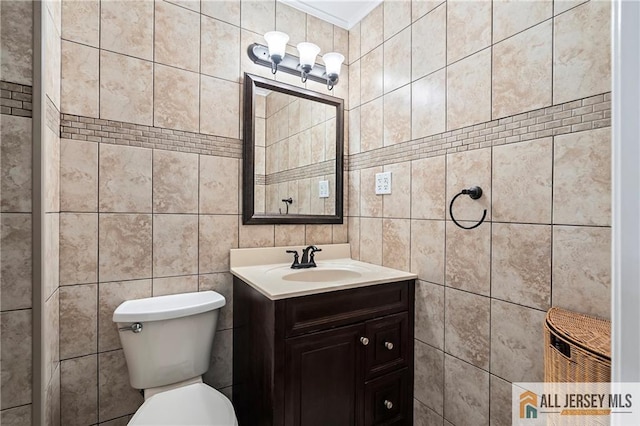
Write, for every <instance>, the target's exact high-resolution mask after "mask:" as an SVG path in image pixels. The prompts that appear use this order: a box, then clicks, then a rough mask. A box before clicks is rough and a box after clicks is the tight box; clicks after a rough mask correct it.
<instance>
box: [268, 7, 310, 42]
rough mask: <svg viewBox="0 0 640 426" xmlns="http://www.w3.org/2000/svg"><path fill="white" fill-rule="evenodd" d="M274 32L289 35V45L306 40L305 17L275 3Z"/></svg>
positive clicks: (293, 9) (291, 8)
mask: <svg viewBox="0 0 640 426" xmlns="http://www.w3.org/2000/svg"><path fill="white" fill-rule="evenodd" d="M275 29H276V30H278V31H282V32H284V33H286V34H288V35H289V45H291V46H296V45H297V44H298V43H300V42H303V41H306V40H307V15H306V13H304V12H302V11H300V10H298V9H295V8H293V7H291V6H289V5H286V4H284V3H281V2H276V28H275Z"/></svg>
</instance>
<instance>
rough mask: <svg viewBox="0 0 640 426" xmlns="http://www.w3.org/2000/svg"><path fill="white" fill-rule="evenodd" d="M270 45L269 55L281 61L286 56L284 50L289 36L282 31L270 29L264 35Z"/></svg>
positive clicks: (274, 59) (272, 58) (276, 60)
mask: <svg viewBox="0 0 640 426" xmlns="http://www.w3.org/2000/svg"><path fill="white" fill-rule="evenodd" d="M264 39H265V40H266V41H267V46H268V47H269V57H270V58H271V60H273V61H274V62H280V61H281V60H282V58H284V51H285V48H286V47H287V42H288V41H289V36H288V35H287V34H285V33H283V32H280V31H269V32H268V33H266V34H265V35H264Z"/></svg>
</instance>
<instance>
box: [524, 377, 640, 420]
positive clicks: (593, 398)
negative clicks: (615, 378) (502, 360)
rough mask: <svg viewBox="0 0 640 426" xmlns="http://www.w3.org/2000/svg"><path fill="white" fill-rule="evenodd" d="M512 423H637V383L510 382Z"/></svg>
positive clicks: (639, 392) (639, 399)
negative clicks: (511, 383)
mask: <svg viewBox="0 0 640 426" xmlns="http://www.w3.org/2000/svg"><path fill="white" fill-rule="evenodd" d="M511 408H512V409H511V417H512V425H518V426H538V425H545V426H555V425H557V426H564V425H576V426H578V425H579V426H588V425H594V426H595V425H609V424H611V423H612V422H613V421H614V420H615V421H616V422H617V424H619V425H623V426H638V425H640V383H513V385H512V387H511Z"/></svg>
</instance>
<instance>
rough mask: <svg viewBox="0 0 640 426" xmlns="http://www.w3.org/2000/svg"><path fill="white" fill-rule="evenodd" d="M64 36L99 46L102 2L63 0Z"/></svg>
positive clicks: (78, 41) (93, 0) (71, 39)
mask: <svg viewBox="0 0 640 426" xmlns="http://www.w3.org/2000/svg"><path fill="white" fill-rule="evenodd" d="M62 37H63V38H64V39H66V40H70V41H75V42H77V43H82V44H86V45H89V46H93V47H99V45H100V2H99V1H97V0H90V1H75V0H63V1H62ZM63 99H64V96H63Z"/></svg>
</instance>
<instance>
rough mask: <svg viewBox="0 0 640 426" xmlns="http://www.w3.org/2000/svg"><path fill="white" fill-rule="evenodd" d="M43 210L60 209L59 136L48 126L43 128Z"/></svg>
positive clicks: (54, 210)
mask: <svg viewBox="0 0 640 426" xmlns="http://www.w3.org/2000/svg"><path fill="white" fill-rule="evenodd" d="M42 152H43V157H44V170H43V174H44V179H45V183H44V188H45V193H44V210H45V212H47V213H52V212H58V211H60V137H59V135H58V134H57V132H53V131H52V130H51V129H50V128H48V127H47V128H46V129H44V146H43V148H42Z"/></svg>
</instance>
